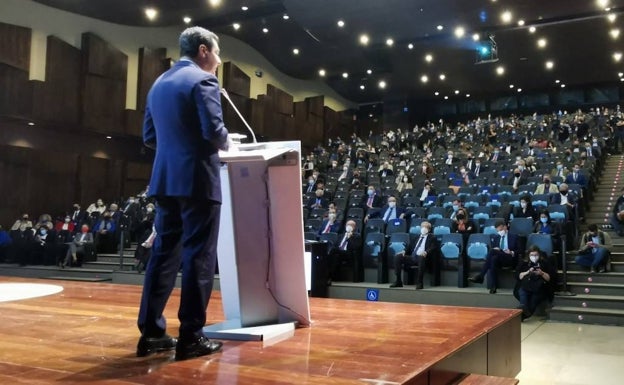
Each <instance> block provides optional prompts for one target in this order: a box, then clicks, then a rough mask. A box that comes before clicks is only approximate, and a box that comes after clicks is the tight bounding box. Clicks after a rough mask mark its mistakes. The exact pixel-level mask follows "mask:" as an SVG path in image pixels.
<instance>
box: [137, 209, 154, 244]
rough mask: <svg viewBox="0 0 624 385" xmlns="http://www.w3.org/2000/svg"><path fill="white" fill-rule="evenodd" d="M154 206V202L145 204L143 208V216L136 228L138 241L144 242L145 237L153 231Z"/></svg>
mask: <svg viewBox="0 0 624 385" xmlns="http://www.w3.org/2000/svg"><path fill="white" fill-rule="evenodd" d="M155 208H156V206H154V204H153V203H148V204H147V205H145V209H143V210H141V217H140V219H139V221H138V224H137V226H136V229H135V239H136V240H137V243H139V244H140V243H141V242H144V240H145V239H147V237H148V236H149V234H150V233H151V232H152V226H154V217H155V213H154V209H155Z"/></svg>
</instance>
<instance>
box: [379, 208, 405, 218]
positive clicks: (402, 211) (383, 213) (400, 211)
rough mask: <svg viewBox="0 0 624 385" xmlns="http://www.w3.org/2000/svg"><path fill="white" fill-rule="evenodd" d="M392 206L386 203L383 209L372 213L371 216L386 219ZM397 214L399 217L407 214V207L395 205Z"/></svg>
mask: <svg viewBox="0 0 624 385" xmlns="http://www.w3.org/2000/svg"><path fill="white" fill-rule="evenodd" d="M389 208H390V206H388V205H384V207H382V208H381V210H379V211H376V212H374V213H373V214H371V216H370V218H381V219H384V218H385V216H386V211H387V210H388V209H389ZM394 209H395V213H396V214H395V215H396V217H397V218H399V217H400V216H401V215H402V214H405V209H404V208H403V207H399V206H395V208H394Z"/></svg>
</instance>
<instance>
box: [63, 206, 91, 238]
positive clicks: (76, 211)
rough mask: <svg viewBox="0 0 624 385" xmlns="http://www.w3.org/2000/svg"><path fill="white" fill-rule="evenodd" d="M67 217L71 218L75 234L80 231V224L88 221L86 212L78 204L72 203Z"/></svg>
mask: <svg viewBox="0 0 624 385" xmlns="http://www.w3.org/2000/svg"><path fill="white" fill-rule="evenodd" d="M68 215H69V216H71V220H72V223H73V224H74V231H75V232H77V231H78V230H80V226H82V224H83V223H85V222H86V221H87V219H88V214H87V212H86V211H85V210H83V209H82V208H81V207H80V204H79V203H74V205H73V206H72V209H71V210H69V211H68Z"/></svg>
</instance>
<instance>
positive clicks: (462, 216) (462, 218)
mask: <svg viewBox="0 0 624 385" xmlns="http://www.w3.org/2000/svg"><path fill="white" fill-rule="evenodd" d="M457 219H459V220H464V219H466V216H465V215H464V214H457Z"/></svg>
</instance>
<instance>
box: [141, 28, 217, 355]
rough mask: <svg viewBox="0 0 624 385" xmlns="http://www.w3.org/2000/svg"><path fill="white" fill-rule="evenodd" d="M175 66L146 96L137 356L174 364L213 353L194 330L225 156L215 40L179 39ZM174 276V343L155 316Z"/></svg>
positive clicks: (212, 254) (212, 248) (206, 283)
mask: <svg viewBox="0 0 624 385" xmlns="http://www.w3.org/2000/svg"><path fill="white" fill-rule="evenodd" d="M179 43H180V56H181V58H180V60H179V61H178V62H177V63H176V64H175V65H174V66H173V67H172V68H171V69H169V70H168V71H167V72H165V73H164V74H162V75H161V76H160V77H159V78H158V79H157V80H156V82H154V85H153V86H152V89H151V90H150V92H149V94H148V96H147V107H146V109H145V120H144V125H143V141H144V142H145V145H146V146H148V147H150V148H153V149H156V156H155V159H154V166H153V169H152V177H151V180H150V184H149V186H150V190H149V193H150V195H151V196H153V197H155V199H156V201H157V203H158V210H157V215H156V218H155V221H154V227H155V229H156V232H157V234H158V235H157V236H156V239H155V241H154V244H153V248H152V256H151V258H150V259H149V262H148V265H147V269H146V271H145V283H144V286H143V297H142V299H141V308H140V310H139V317H138V326H139V330H140V331H141V338H140V339H139V343H138V345H137V356H139V357H142V356H147V355H149V354H152V353H155V352H159V351H167V350H173V349H174V348H175V349H176V355H175V358H176V360H184V359H187V358H192V357H198V356H203V355H206V354H211V353H214V352H216V351H218V350H220V349H221V345H222V344H221V343H220V342H216V341H211V340H209V339H208V338H206V336H205V335H204V333H203V331H202V329H203V327H204V325H205V323H206V308H207V306H208V300H209V299H210V294H211V292H212V284H213V278H214V272H215V265H216V258H217V238H218V234H219V216H220V211H221V183H220V179H219V168H220V162H219V153H218V151H219V149H222V150H227V148H228V138H227V135H228V131H227V129H226V128H225V126H224V123H223V113H222V110H221V98H220V88H219V83H218V80H217V77H216V76H215V73H216V70H217V67H218V66H219V64H221V59H220V58H219V40H218V37H217V36H216V35H215V34H214V33H212V32H210V31H208V30H206V29H204V28H200V27H191V28H188V29H186V30H185V31H184V32H182V34H181V35H180V40H179ZM180 267H181V268H182V293H181V298H180V308H179V311H178V318H179V319H180V335H179V338H178V339H177V340H176V339H175V338H173V337H170V336H169V335H167V334H166V330H167V328H166V320H165V318H164V316H163V310H164V308H165V305H166V303H167V300H168V298H169V295H170V294H171V291H172V290H173V287H174V284H175V280H176V277H177V273H178V270H180Z"/></svg>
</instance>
